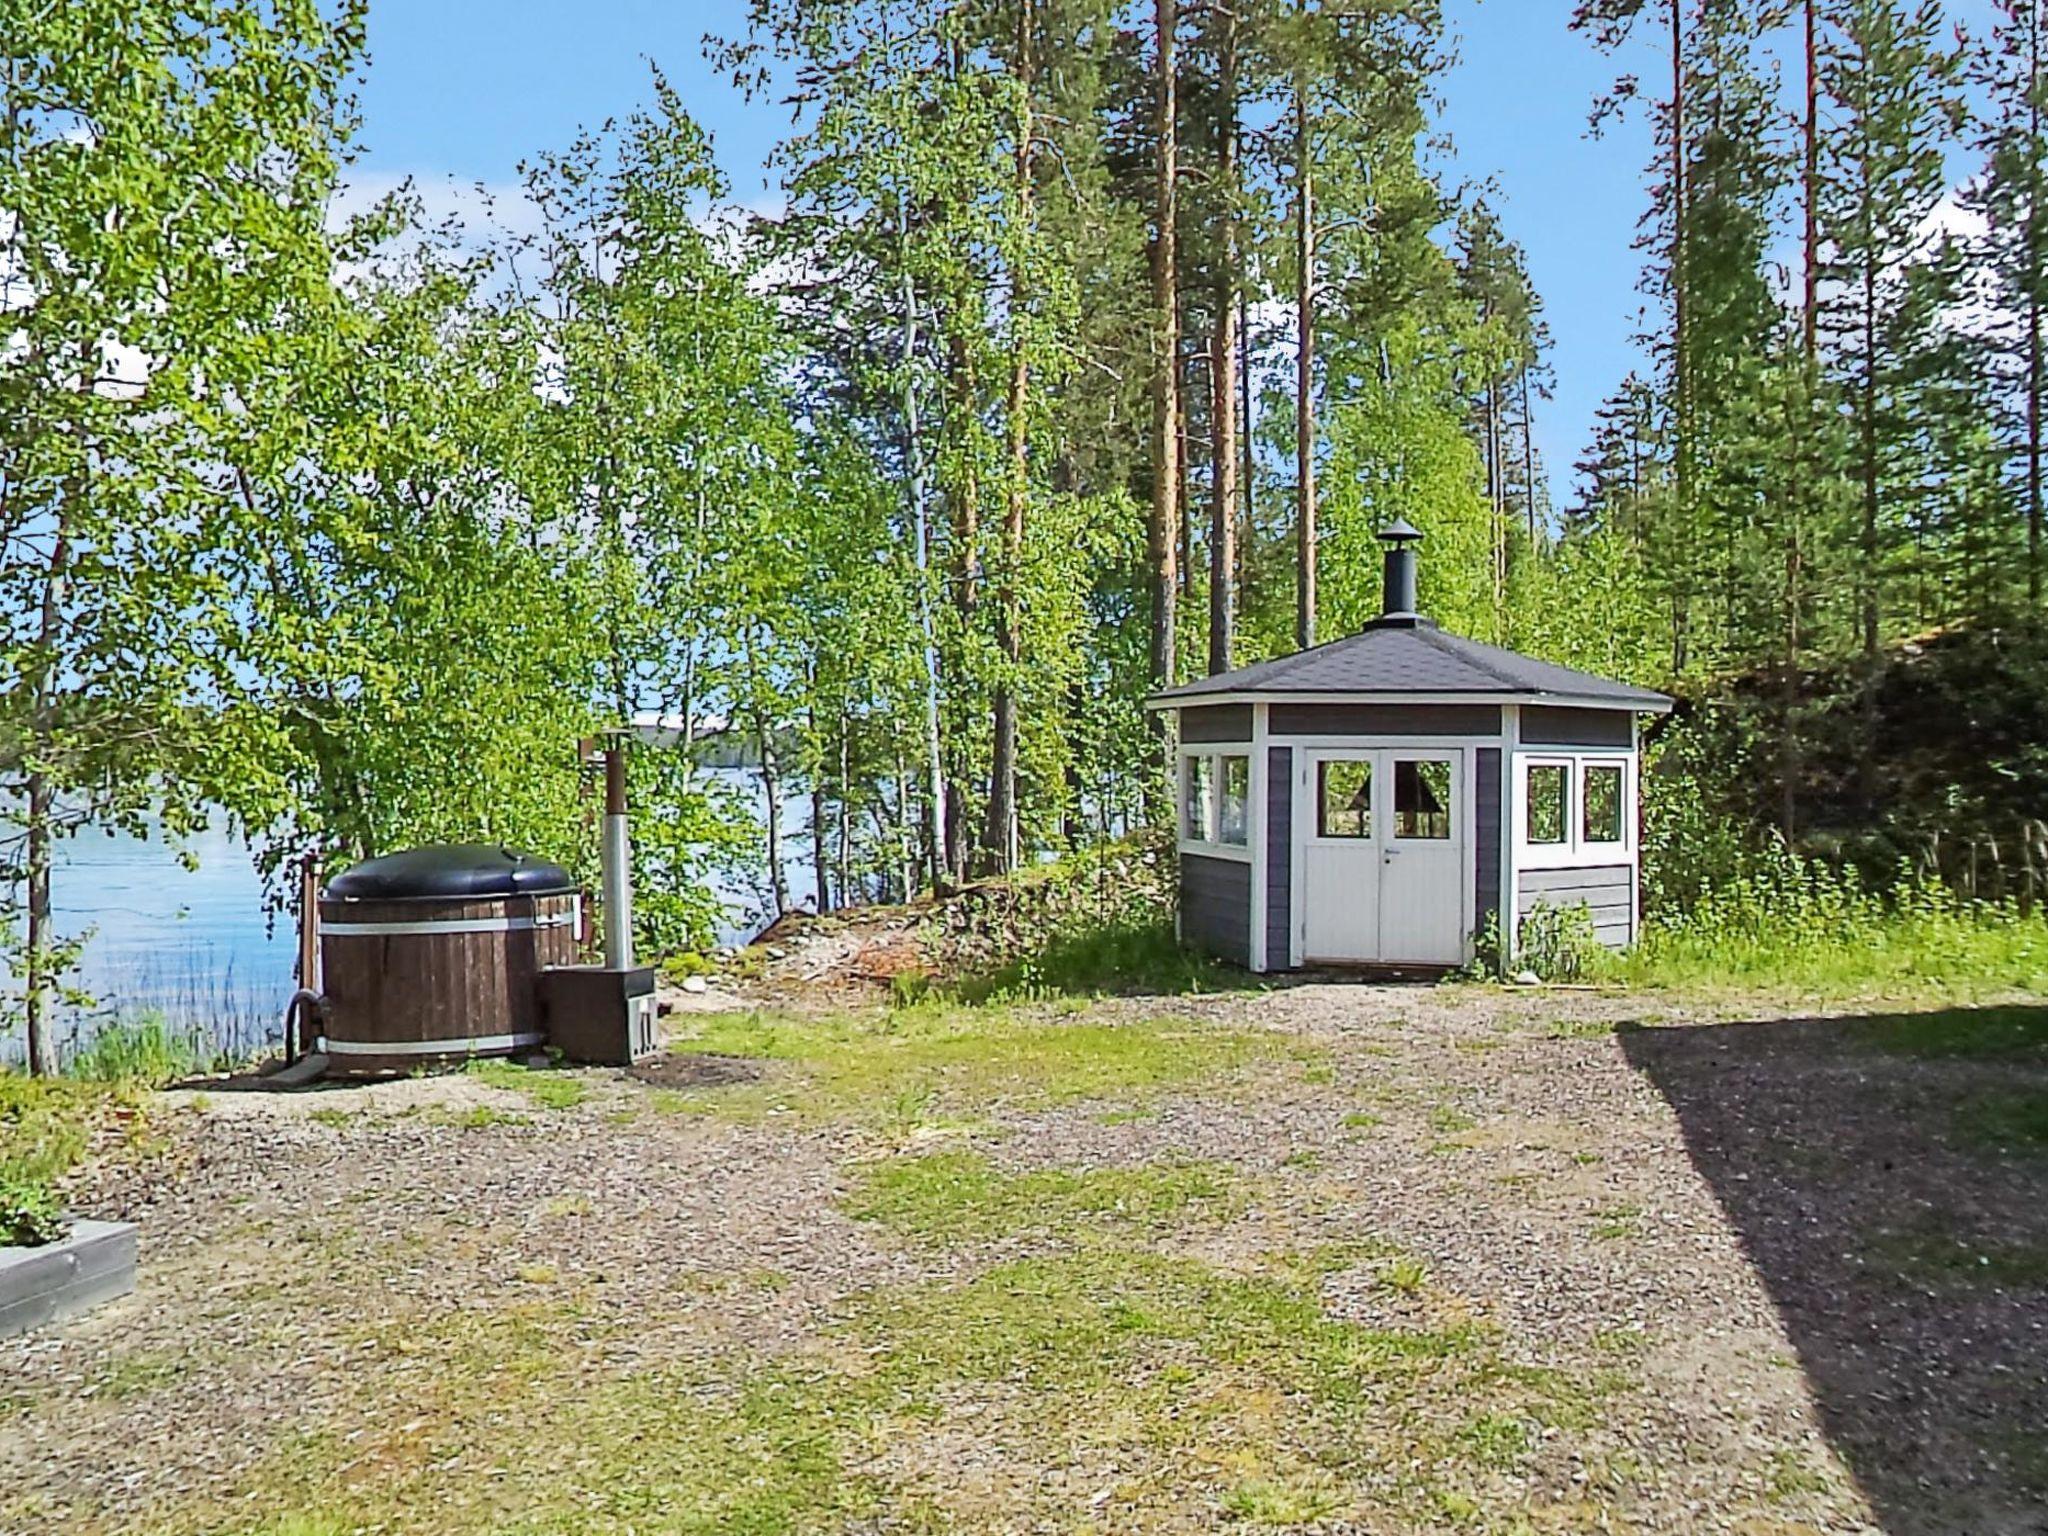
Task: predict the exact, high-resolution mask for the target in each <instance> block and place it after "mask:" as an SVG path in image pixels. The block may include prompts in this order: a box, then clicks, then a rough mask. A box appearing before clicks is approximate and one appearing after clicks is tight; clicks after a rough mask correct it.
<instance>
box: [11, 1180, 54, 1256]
mask: <svg viewBox="0 0 2048 1536" xmlns="http://www.w3.org/2000/svg"><path fill="white" fill-rule="evenodd" d="M65 1231H66V1225H65V1221H64V1208H63V1206H61V1205H60V1204H59V1203H58V1201H57V1197H56V1195H55V1194H53V1193H52V1192H51V1190H50V1188H49V1186H48V1185H45V1184H32V1183H29V1182H27V1181H25V1180H22V1179H17V1178H15V1177H14V1176H13V1175H11V1174H7V1173H4V1172H0V1248H39V1247H41V1246H42V1245H44V1244H45V1243H55V1242H61V1241H62V1240H63V1237H64V1233H65Z"/></svg>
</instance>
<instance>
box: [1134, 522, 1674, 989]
mask: <svg viewBox="0 0 2048 1536" xmlns="http://www.w3.org/2000/svg"><path fill="white" fill-rule="evenodd" d="M1380 537H1381V539H1382V540H1383V541H1384V542H1385V544H1386V546H1387V553H1386V587H1385V590H1386V601H1385V609H1384V612H1382V614H1381V616H1380V617H1379V618H1377V619H1375V620H1374V621H1373V622H1372V623H1370V624H1368V625H1367V626H1366V627H1365V629H1364V630H1363V631H1362V632H1361V633H1359V634H1355V635H1348V636H1346V637H1345V638H1343V639H1341V640H1333V641H1331V642H1329V643H1328V644H1327V645H1319V646H1316V647H1314V648H1313V649H1311V650H1306V651H1299V652H1297V653H1295V654H1294V655H1292V656H1282V657H1279V658H1277V659H1275V660H1273V661H1265V662H1260V663H1259V664H1258V665H1256V666H1250V667H1243V668H1240V669H1239V670H1237V671H1235V672H1225V673H1222V674H1220V675H1219V676H1216V677H1208V678H1203V679H1202V680H1201V681H1200V682H1194V683H1187V684H1184V685H1183V686H1181V687H1178V688H1170V689H1167V690H1166V691H1165V692H1163V693H1160V694H1157V695H1155V696H1154V697H1153V698H1152V699H1151V700H1150V701H1149V704H1150V707H1152V708H1154V709H1160V710H1171V711H1173V712H1174V713H1175V715H1177V716H1178V718H1179V723H1180V731H1179V740H1180V748H1179V762H1178V773H1179V783H1178V786H1177V788H1178V795H1177V800H1178V805H1179V822H1180V827H1179V843H1180V931H1181V936H1182V938H1184V939H1185V940H1187V941H1188V942H1189V943H1191V944H1195V945H1197V946H1199V947H1200V948H1202V949H1204V950H1207V951H1209V952H1210V953H1212V954H1215V955H1217V956H1219V957H1221V958H1223V959H1226V960H1231V961H1235V962H1236V963H1237V964H1240V965H1244V966H1248V967H1250V968H1251V969H1252V970H1254V971H1278V970H1290V969H1297V968H1300V967H1302V966H1308V965H1318V964H1339V965H1390V966H1418V967H1421V966H1455V965H1461V964H1463V963H1465V962H1466V961H1468V960H1470V959H1471V958H1472V953H1473V948H1474V941H1475V938H1476V936H1477V934H1478V933H1479V932H1480V930H1481V929H1482V928H1483V927H1484V926H1485V925H1486V923H1487V921H1488V919H1489V918H1494V917H1499V916H1501V915H1502V914H1512V915H1513V918H1514V921H1507V920H1505V919H1503V920H1502V921H1501V923H1500V928H1501V932H1502V937H1503V940H1504V942H1505V943H1506V944H1507V946H1508V950H1509V953H1510V954H1512V953H1513V947H1514V943H1515V939H1516V930H1517V928H1518V927H1519V924H1520V919H1521V918H1523V917H1525V916H1527V915H1528V913H1529V912H1530V911H1532V910H1533V909H1534V908H1535V907H1536V906H1537V905H1539V904H1543V905H1547V906H1550V907H1554V908H1566V907H1576V906H1579V905H1584V906H1585V907H1586V908H1588V909H1589V910H1590V912H1591V914H1592V919H1593V925H1594V930H1595V932H1597V933H1598V935H1599V936H1600V938H1601V940H1602V941H1603V942H1605V943H1607V944H1609V945H1612V946H1614V947H1616V948H1619V947H1621V946H1623V945H1626V944H1628V943H1631V942H1632V941H1633V940H1634V938H1635V935H1636V925H1637V881H1636V874H1637V803H1638V758H1637V738H1636V723H1637V720H1638V717H1640V716H1642V715H1646V714H1663V713H1666V712H1668V711H1669V710H1670V708H1671V700H1670V699H1669V698H1667V697H1666V696H1665V695H1663V694H1661V693H1652V692H1651V691H1649V690H1648V689H1645V688H1634V687H1630V686H1629V685H1627V684H1625V683H1617V682H1613V681H1610V680H1609V679H1607V678H1604V677H1595V676H1593V675H1592V674H1591V673H1587V672H1578V671H1574V670H1573V669H1572V668H1570V667H1560V666H1555V665H1553V664H1551V663H1549V662H1544V661H1537V660H1535V659H1534V658H1532V657H1528V656H1522V655H1518V654H1516V653H1515V652H1513V651H1508V650H1503V649H1501V648H1500V647H1499V646H1492V645H1482V644H1480V643H1479V642H1478V641H1476V640H1467V639H1465V638H1463V637H1462V636H1459V635H1452V634H1447V633H1445V632H1444V631H1443V630H1442V629H1440V628H1439V627H1438V626H1437V624H1436V622H1435V621H1434V620H1432V619H1428V618H1425V617H1423V616H1422V615H1421V614H1420V613H1418V612H1416V611H1415V608H1416V600H1415V592H1416V550H1415V546H1416V545H1417V544H1419V543H1420V542H1421V539H1422V535H1421V534H1420V533H1418V532H1417V531H1416V530H1415V529H1414V528H1411V527H1410V526H1408V524H1406V523H1404V522H1397V523H1395V524H1394V525H1393V526H1392V527H1390V528H1389V529H1387V530H1386V532H1385V533H1383V534H1381V535H1380Z"/></svg>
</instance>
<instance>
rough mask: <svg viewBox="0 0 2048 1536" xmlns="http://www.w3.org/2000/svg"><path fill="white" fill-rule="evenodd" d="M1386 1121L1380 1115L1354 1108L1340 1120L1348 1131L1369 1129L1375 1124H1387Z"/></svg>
mask: <svg viewBox="0 0 2048 1536" xmlns="http://www.w3.org/2000/svg"><path fill="white" fill-rule="evenodd" d="M1386 1123H1387V1122H1386V1121H1385V1120H1384V1119H1383V1118H1381V1117H1380V1116H1378V1115H1374V1114H1368V1113H1367V1112H1366V1111H1364V1110H1362V1109H1357V1110H1353V1111H1352V1112H1351V1113H1350V1114H1348V1115H1346V1116H1345V1117H1344V1118H1343V1119H1342V1120H1341V1121H1339V1122H1338V1124H1340V1125H1342V1126H1343V1127H1344V1129H1345V1130H1347V1131H1369V1130H1371V1129H1373V1127H1375V1126H1380V1125H1385V1124H1386Z"/></svg>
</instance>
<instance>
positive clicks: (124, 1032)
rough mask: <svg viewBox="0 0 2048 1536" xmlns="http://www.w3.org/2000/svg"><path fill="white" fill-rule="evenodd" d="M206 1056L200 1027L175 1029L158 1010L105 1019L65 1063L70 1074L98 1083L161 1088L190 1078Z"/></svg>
mask: <svg viewBox="0 0 2048 1536" xmlns="http://www.w3.org/2000/svg"><path fill="white" fill-rule="evenodd" d="M206 1060H207V1051H206V1047H205V1044H204V1041H203V1039H202V1037H201V1035H200V1034H199V1032H198V1031H197V1030H194V1029H174V1028H173V1027H172V1026H171V1025H169V1024H167V1023H165V1022H164V1020H163V1019H162V1018H161V1017H159V1016H157V1015H154V1014H145V1015H143V1016H142V1017H140V1018H136V1019H116V1020H111V1021H109V1022H108V1023H106V1024H103V1025H102V1026H101V1027H100V1029H99V1031H98V1032H97V1033H96V1034H94V1035H93V1037H92V1039H91V1040H89V1041H87V1042H86V1043H85V1044H84V1045H83V1046H81V1047H79V1049H78V1050H77V1051H75V1052H73V1053H72V1055H71V1058H70V1059H69V1060H68V1061H66V1062H65V1063H64V1073H65V1076H67V1077H76V1078H83V1079H85V1080H86V1081H88V1082H96V1083H140V1084H144V1085H147V1086H148V1087H152V1088H156V1087H161V1086H162V1085H163V1084H165V1083H168V1082H173V1081H175V1080H176V1079H178V1078H181V1077H189V1076H191V1075H192V1074H193V1073H194V1072H196V1071H198V1070H199V1068H200V1067H201V1065H203V1064H204V1063H205V1061H206Z"/></svg>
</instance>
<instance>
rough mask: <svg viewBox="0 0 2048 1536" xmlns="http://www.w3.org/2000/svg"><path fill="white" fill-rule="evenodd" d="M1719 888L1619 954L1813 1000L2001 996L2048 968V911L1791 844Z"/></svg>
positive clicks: (1673, 980)
mask: <svg viewBox="0 0 2048 1536" xmlns="http://www.w3.org/2000/svg"><path fill="white" fill-rule="evenodd" d="M1741 864H1742V867H1741V868H1740V869H1739V870H1738V871H1737V872H1736V873H1735V874H1734V875H1733V876H1732V877H1731V878H1729V879H1727V880H1726V881H1724V882H1723V883H1722V884H1720V885H1719V886H1717V887H1715V888H1712V889H1707V890H1701V891H1698V892H1696V893H1694V894H1693V895H1692V896H1691V898H1690V899H1687V900H1685V901H1683V902H1680V903H1672V904H1671V905H1670V906H1669V908H1667V910H1666V911H1665V912H1664V913H1663V914H1661V915H1658V914H1653V915H1652V917H1651V920H1650V921H1649V922H1648V923H1647V925H1646V926H1645V929H1644V932H1643V936H1642V939H1641V941H1640V942H1638V943H1637V944H1636V946H1635V947H1634V948H1633V949H1632V950H1630V951H1629V952H1628V953H1627V954H1626V955H1623V956H1621V957H1620V959H1619V961H1618V962H1617V964H1616V967H1615V969H1616V972H1617V974H1618V975H1619V977H1620V978H1621V979H1624V980H1628V981H1632V982H1636V983H1639V984H1644V985H1651V986H1668V985H1691V986H1706V987H1724V988H1725V987H1740V988H1752V989H1753V988H1758V987H1763V988H1779V989H1784V990H1791V991H1796V992H1798V993H1800V994H1801V995H1804V996H1808V997H1852V996H1858V995H1869V994H1877V995H1883V996H1891V997H1896V996H1902V995H1912V996H1919V997H1928V998H1959V999H1967V998H1972V997H1992V996H1996V995H1998V994H2001V993H2010V992H2013V991H2016V990H2032V989H2035V988H2038V986H2039V984H2040V978H2041V977H2042V976H2044V975H2048V912H2043V911H2042V910H2041V909H2038V908H2037V909H2036V910H2034V911H2033V912H2022V911H2021V910H2020V908H2019V907H2018V905H2017V904H2016V903H2011V902H1972V901H1969V900H1966V899H1964V898H1963V897H1961V896H1959V895H1957V894H1956V893H1955V892H1953V891H1951V890H1949V889H1948V888H1946V887H1944V886H1942V885H1940V884H1939V883H1938V882H1935V881H1931V880H1927V879H1920V878H1907V879H1904V880H1901V881H1899V882H1898V883H1897V884H1896V885H1895V886H1893V887H1892V888H1891V889H1889V890H1885V891H1879V890H1875V889H1872V888H1870V887H1868V886H1866V885H1865V884H1864V883H1863V882H1862V881H1861V880H1859V879H1858V877H1857V875H1856V874H1855V872H1854V871H1853V869H1846V868H1844V867H1840V866H1837V865H1834V864H1831V863H1829V862H1828V861H1826V860H1824V859H1820V858H1809V857H1804V856H1802V855H1800V854H1797V853H1795V852H1793V851H1791V850H1790V849H1787V848H1785V847H1784V846H1783V845H1782V844H1778V845H1773V846H1771V847H1768V848H1765V849H1761V850H1758V851H1757V852H1755V853H1753V854H1747V855H1744V856H1743V858H1742V861H1741Z"/></svg>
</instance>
